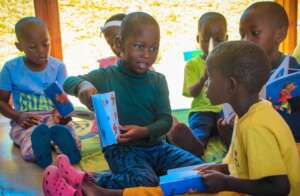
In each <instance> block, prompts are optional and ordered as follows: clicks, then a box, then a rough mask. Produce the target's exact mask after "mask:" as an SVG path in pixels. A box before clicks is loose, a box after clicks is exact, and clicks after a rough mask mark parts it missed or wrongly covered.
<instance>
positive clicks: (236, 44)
mask: <svg viewBox="0 0 300 196" xmlns="http://www.w3.org/2000/svg"><path fill="white" fill-rule="evenodd" d="M207 71H208V78H209V84H208V91H207V95H208V97H209V99H210V101H211V103H212V104H222V103H229V104H230V105H231V106H232V107H233V108H234V111H235V112H236V114H237V118H236V121H235V127H234V133H233V139H232V143H231V146H230V149H229V152H228V154H227V156H226V157H225V159H224V163H222V164H209V165H202V166H200V167H199V168H197V169H196V170H198V171H199V172H200V174H201V175H202V180H203V182H204V183H205V185H206V187H207V192H210V193H217V192H221V191H234V192H226V194H224V195H237V192H239V193H244V194H249V195H290V196H297V195H299V193H300V160H299V156H298V154H297V149H296V144H295V140H294V138H293V136H292V133H291V130H290V129H289V127H288V125H287V124H286V122H285V121H284V120H283V119H282V118H281V116H280V115H279V114H278V113H277V112H276V111H275V110H274V109H273V107H272V105H271V103H270V102H268V101H266V100H261V99H259V91H260V89H261V88H262V86H263V85H264V84H265V82H266V81H267V79H268V75H269V72H270V63H269V60H268V57H267V56H266V54H265V53H264V51H263V50H262V49H261V48H260V47H258V46H257V45H254V44H252V43H249V42H245V41H231V42H225V43H222V44H220V45H218V46H217V47H216V48H215V49H214V50H213V51H212V53H211V54H210V55H209V56H208V59H207ZM60 156H61V155H60ZM57 162H58V166H57V167H55V166H49V167H48V168H47V170H46V172H47V173H46V172H45V176H44V182H43V186H44V191H45V192H46V190H47V188H48V187H49V185H48V186H46V182H47V184H53V182H56V181H57V182H60V183H59V184H60V186H61V187H63V188H64V190H67V189H68V190H70V191H73V192H72V193H73V195H75V192H77V193H81V190H82V192H83V193H85V195H89V196H93V195H106V196H121V195H124V196H127V195H128V196H130V195H141V196H146V195H147V196H150V195H151V196H152V195H153V196H158V195H163V193H162V191H161V190H160V188H159V187H135V188H127V189H124V190H108V189H104V188H102V187H99V186H96V185H95V184H94V183H93V182H92V181H91V180H89V177H87V175H86V174H84V173H83V172H80V171H77V170H76V169H75V168H73V167H72V166H71V165H70V164H69V163H68V161H67V158H66V157H59V160H58V161H57ZM65 173H68V175H65ZM70 176H72V177H73V179H75V178H76V179H78V180H77V181H76V183H78V184H81V186H77V188H76V187H75V186H72V184H74V183H75V181H74V180H72V182H71V183H69V184H67V183H66V180H70ZM50 180H52V182H51V181H50ZM62 182H64V183H62ZM61 187H59V188H61ZM78 187H80V188H82V189H78ZM66 193H67V192H66V191H65V192H63V193H62V195H67V194H66ZM69 193H70V192H69ZM224 193H225V192H224ZM69 195H72V194H69ZM222 195H223V194H222ZM239 195H241V194H239Z"/></svg>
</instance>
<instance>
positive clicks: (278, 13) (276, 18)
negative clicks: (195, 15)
mask: <svg viewBox="0 0 300 196" xmlns="http://www.w3.org/2000/svg"><path fill="white" fill-rule="evenodd" d="M287 30H288V17H287V14H286V12H285V10H284V8H283V7H282V6H280V5H279V4H277V3H275V2H257V3H254V4H252V5H250V6H249V7H248V8H247V9H246V10H245V11H244V13H243V15H242V17H241V20H240V34H241V37H242V39H244V40H247V41H250V42H253V43H255V44H257V45H259V46H260V47H262V48H263V49H264V51H265V52H266V54H267V55H268V57H269V60H270V61H271V65H272V70H271V74H270V78H271V77H272V73H274V72H275V70H276V69H277V68H279V67H280V66H285V64H286V63H287V66H288V68H289V73H292V72H295V71H300V66H299V64H298V63H297V61H296V59H295V58H293V57H292V56H288V55H284V54H282V53H281V52H280V51H279V45H280V43H281V42H282V41H283V40H284V39H285V37H286V34H287ZM269 80H270V79H269ZM279 112H280V111H279ZM280 114H281V115H282V117H283V118H284V119H285V120H286V122H287V123H288V125H289V126H290V128H291V130H292V132H293V134H294V137H295V139H296V141H297V142H300V132H299V130H300V123H299V120H300V112H299V111H298V112H294V113H292V114H287V113H285V112H280Z"/></svg>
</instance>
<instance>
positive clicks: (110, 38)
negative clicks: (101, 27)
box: [103, 27, 120, 56]
mask: <svg viewBox="0 0 300 196" xmlns="http://www.w3.org/2000/svg"><path fill="white" fill-rule="evenodd" d="M103 34H104V38H105V40H106V42H107V43H108V45H109V46H110V48H111V50H112V51H113V52H114V53H115V55H117V56H119V51H118V50H117V49H116V47H115V39H116V37H118V36H119V34H120V27H108V28H107V29H105V31H104V33H103Z"/></svg>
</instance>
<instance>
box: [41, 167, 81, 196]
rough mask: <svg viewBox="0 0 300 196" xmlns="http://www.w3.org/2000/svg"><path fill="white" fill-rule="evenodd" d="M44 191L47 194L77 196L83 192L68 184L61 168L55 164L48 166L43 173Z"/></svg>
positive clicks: (51, 195) (46, 195) (52, 195)
mask: <svg viewBox="0 0 300 196" xmlns="http://www.w3.org/2000/svg"><path fill="white" fill-rule="evenodd" d="M43 192H44V194H45V196H58V195H59V196H75V195H82V192H81V191H79V190H76V189H74V188H73V187H72V186H71V185H69V184H67V182H66V180H65V179H64V178H63V177H62V175H61V174H60V172H59V169H58V168H57V167H55V166H53V165H50V166H48V167H47V168H46V170H45V171H44V175H43Z"/></svg>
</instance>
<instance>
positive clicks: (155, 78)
mask: <svg viewBox="0 0 300 196" xmlns="http://www.w3.org/2000/svg"><path fill="white" fill-rule="evenodd" d="M159 40H160V33H159V26H158V23H157V22H156V20H155V19H154V18H153V17H152V16H150V15H148V14H146V13H143V12H134V13H131V14H129V15H127V16H126V17H125V18H124V19H123V22H122V25H121V37H120V42H119V43H118V48H119V49H120V52H121V55H120V56H121V60H120V61H119V63H118V66H110V67H108V68H106V69H97V70H94V71H92V72H90V73H88V74H86V75H83V76H79V77H69V78H68V79H67V80H66V81H65V82H64V89H65V91H66V92H67V93H69V94H71V95H75V96H78V97H79V99H80V101H81V102H82V103H83V104H85V105H86V106H87V107H88V108H90V109H92V106H91V99H90V98H91V95H93V94H96V93H105V92H109V91H115V95H116V100H117V110H118V117H119V122H120V124H121V125H122V126H121V130H122V133H121V134H120V135H119V136H118V142H119V144H118V145H112V146H108V147H106V148H104V149H103V151H104V155H105V158H106V160H107V162H108V164H109V167H110V169H111V172H112V173H111V174H108V175H102V176H101V177H100V180H99V182H98V183H99V185H100V186H103V187H107V188H113V189H116V188H125V187H132V186H139V185H144V186H155V185H158V176H160V175H163V174H165V173H166V171H167V170H168V169H170V168H176V167H181V166H188V165H194V164H197V163H198V164H199V163H202V161H201V160H200V159H199V158H197V157H195V156H193V155H192V154H190V153H188V152H186V151H184V150H182V149H179V148H177V147H175V146H173V145H169V144H167V143H165V142H163V141H162V140H161V137H162V136H163V135H164V134H165V133H166V132H167V131H168V130H169V128H170V127H171V124H172V116H171V109H170V103H169V98H168V96H169V95H168V94H169V93H168V87H167V83H166V80H165V77H164V76H163V75H162V74H160V73H157V72H154V71H150V70H149V67H150V66H151V65H152V64H153V63H154V61H155V59H156V57H157V53H158V48H159Z"/></svg>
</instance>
